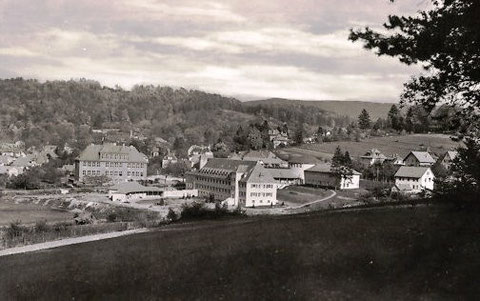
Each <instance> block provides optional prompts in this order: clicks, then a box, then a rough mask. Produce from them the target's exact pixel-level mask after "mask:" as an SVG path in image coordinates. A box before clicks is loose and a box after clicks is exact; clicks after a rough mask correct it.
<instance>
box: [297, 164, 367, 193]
mask: <svg viewBox="0 0 480 301" xmlns="http://www.w3.org/2000/svg"><path fill="white" fill-rule="evenodd" d="M360 175H361V173H359V172H358V171H356V170H353V169H352V170H350V171H349V173H348V174H344V175H340V174H337V173H335V172H333V171H332V166H331V164H330V163H320V164H316V165H315V166H313V167H311V168H309V169H307V170H305V184H307V185H312V186H317V187H324V188H338V189H341V190H343V189H358V188H359V187H360Z"/></svg>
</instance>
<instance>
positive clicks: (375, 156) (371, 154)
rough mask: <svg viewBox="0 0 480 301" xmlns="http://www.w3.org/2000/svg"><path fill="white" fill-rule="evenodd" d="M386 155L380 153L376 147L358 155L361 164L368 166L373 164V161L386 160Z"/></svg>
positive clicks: (381, 161)
mask: <svg viewBox="0 0 480 301" xmlns="http://www.w3.org/2000/svg"><path fill="white" fill-rule="evenodd" d="M387 159H388V158H387V156H385V155H384V154H382V153H381V152H380V151H379V150H378V149H376V148H373V149H371V150H369V151H368V152H366V153H365V154H364V155H363V156H360V160H361V162H362V163H363V164H365V165H367V166H370V165H374V164H375V163H380V164H381V163H383V162H385V160H387Z"/></svg>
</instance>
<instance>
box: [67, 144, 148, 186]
mask: <svg viewBox="0 0 480 301" xmlns="http://www.w3.org/2000/svg"><path fill="white" fill-rule="evenodd" d="M147 164H148V159H147V156H145V155H144V154H142V153H140V152H139V151H138V150H137V149H136V148H135V147H134V146H125V145H116V144H101V145H95V144H91V145H89V146H87V148H85V150H83V152H82V153H81V154H80V155H79V156H78V157H77V158H76V160H75V178H76V180H77V181H80V182H83V181H84V179H85V178H86V177H94V176H107V177H108V178H110V179H111V180H112V181H113V182H125V181H128V180H136V181H138V180H145V179H146V178H147Z"/></svg>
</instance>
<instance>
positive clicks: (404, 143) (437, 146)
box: [282, 134, 459, 159]
mask: <svg viewBox="0 0 480 301" xmlns="http://www.w3.org/2000/svg"><path fill="white" fill-rule="evenodd" d="M337 145H338V146H340V148H342V150H343V151H346V150H348V152H349V153H350V155H351V156H354V157H357V156H361V155H363V154H365V153H366V152H367V151H368V150H371V149H372V148H377V149H379V150H380V151H381V152H382V153H383V154H385V155H387V156H388V155H393V154H398V155H400V156H406V155H407V154H408V153H409V152H410V151H411V150H420V149H424V148H426V147H429V148H430V150H431V151H432V152H433V153H436V154H439V155H440V154H443V153H445V152H446V151H448V150H452V149H455V148H456V147H458V146H459V144H458V143H457V142H454V141H452V140H451V139H450V137H449V136H447V135H442V134H414V135H405V136H387V137H371V138H367V139H365V140H362V141H360V142H355V141H337V142H325V143H316V144H306V145H302V146H301V147H292V148H287V149H284V150H282V152H287V153H299V154H307V155H312V156H315V157H317V158H320V159H331V157H332V156H333V153H334V152H335V148H336V147H337Z"/></svg>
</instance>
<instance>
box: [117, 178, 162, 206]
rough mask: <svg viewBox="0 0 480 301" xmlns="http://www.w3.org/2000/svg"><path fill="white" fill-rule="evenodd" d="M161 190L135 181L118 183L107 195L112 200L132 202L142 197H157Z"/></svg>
mask: <svg viewBox="0 0 480 301" xmlns="http://www.w3.org/2000/svg"><path fill="white" fill-rule="evenodd" d="M162 195H163V190H162V189H160V188H158V187H146V186H143V185H140V184H139V183H137V182H123V183H119V184H117V185H115V186H113V187H112V188H110V189H109V191H108V197H109V198H110V200H112V201H114V202H132V201H138V200H144V199H159V198H160V197H161V196H162Z"/></svg>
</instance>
